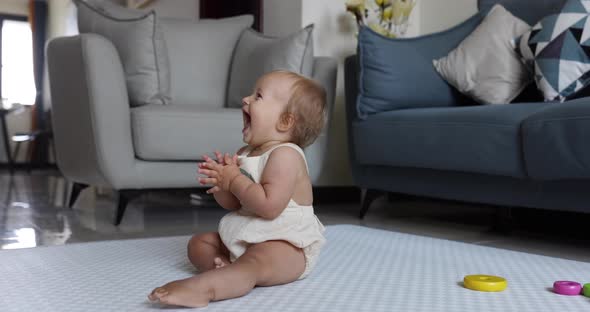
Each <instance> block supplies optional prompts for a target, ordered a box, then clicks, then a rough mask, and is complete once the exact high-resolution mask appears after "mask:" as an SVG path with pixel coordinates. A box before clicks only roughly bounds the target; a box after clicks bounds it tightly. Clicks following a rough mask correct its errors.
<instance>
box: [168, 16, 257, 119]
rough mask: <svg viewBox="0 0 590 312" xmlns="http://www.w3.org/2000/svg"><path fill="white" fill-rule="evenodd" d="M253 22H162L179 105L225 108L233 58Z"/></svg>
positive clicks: (243, 19)
mask: <svg viewBox="0 0 590 312" xmlns="http://www.w3.org/2000/svg"><path fill="white" fill-rule="evenodd" d="M253 22H254V17H253V16H252V15H240V16H234V17H229V18H221V19H201V20H199V21H198V22H193V21H187V20H178V19H162V30H163V31H164V37H165V38H166V45H167V47H168V55H169V56H170V75H171V76H170V83H171V87H170V92H171V94H172V98H173V99H174V104H175V105H176V104H180V105H198V106H199V107H202V108H223V107H225V105H226V102H227V98H226V97H227V87H228V83H229V72H230V68H231V59H232V55H233V53H234V50H235V48H236V45H237V44H238V40H239V39H240V35H241V34H242V32H243V31H244V30H246V29H247V28H249V27H250V26H252V23H253Z"/></svg>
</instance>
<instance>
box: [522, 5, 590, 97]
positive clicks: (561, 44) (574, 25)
mask: <svg viewBox="0 0 590 312" xmlns="http://www.w3.org/2000/svg"><path fill="white" fill-rule="evenodd" d="M515 48H516V51H517V52H518V53H519V54H520V55H521V57H522V60H523V62H524V63H525V64H527V65H528V66H529V69H531V70H532V71H533V72H534V75H535V82H536V84H537V88H539V90H541V92H542V93H543V96H544V98H545V100H546V101H553V100H558V101H561V102H563V101H565V100H567V99H568V98H569V97H571V96H573V95H574V94H575V93H576V92H578V91H579V90H581V89H583V88H584V87H585V86H586V85H588V84H590V0H569V1H567V2H566V4H565V5H564V7H563V9H562V10H561V12H560V13H559V14H553V15H549V16H547V17H545V18H543V19H542V20H541V21H540V22H539V23H537V24H536V25H535V26H533V28H532V29H531V30H530V31H529V32H527V33H525V34H524V35H522V36H521V37H520V38H518V39H516V40H515Z"/></svg>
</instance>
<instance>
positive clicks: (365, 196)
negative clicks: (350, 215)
mask: <svg viewBox="0 0 590 312" xmlns="http://www.w3.org/2000/svg"><path fill="white" fill-rule="evenodd" d="M381 195H383V192H381V191H377V190H374V189H363V190H362V191H361V212H360V214H359V218H361V219H363V218H364V217H365V214H367V211H368V210H369V206H371V203H372V202H373V201H374V200H375V199H377V198H378V197H379V196H381Z"/></svg>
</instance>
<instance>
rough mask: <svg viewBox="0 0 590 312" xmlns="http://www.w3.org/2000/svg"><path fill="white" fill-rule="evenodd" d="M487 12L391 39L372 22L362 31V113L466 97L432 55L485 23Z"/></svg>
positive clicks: (436, 55) (444, 104)
mask: <svg viewBox="0 0 590 312" xmlns="http://www.w3.org/2000/svg"><path fill="white" fill-rule="evenodd" d="M482 17H483V16H482V15H481V14H476V15H474V16H473V17H471V18H469V19H468V20H466V21H465V22H463V23H461V24H459V25H457V26H455V27H453V28H451V29H448V30H446V31H443V32H439V33H435V34H431V35H428V36H422V37H417V38H406V39H391V38H387V37H384V36H381V35H379V34H378V33H376V32H374V31H372V30H371V29H369V28H368V27H361V29H360V30H359V35H358V42H359V44H358V59H359V96H358V98H357V113H358V117H359V118H361V119H365V118H367V116H368V115H371V114H376V113H379V112H385V111H391V110H397V109H404V108H419V107H449V106H456V105H457V104H461V102H464V100H465V99H464V97H463V96H462V95H461V93H459V92H457V91H456V89H455V88H453V87H452V86H450V85H449V84H448V83H447V82H446V81H445V80H444V79H442V77H441V76H440V75H439V74H438V73H437V72H436V70H435V68H434V66H432V60H433V59H438V58H441V57H443V56H445V55H447V54H448V53H449V52H450V51H451V50H452V49H454V48H456V47H457V46H458V45H459V43H461V41H463V39H465V38H466V37H467V36H468V35H469V34H470V33H471V32H473V30H474V29H475V28H476V27H477V26H478V25H479V24H480V22H481V20H482Z"/></svg>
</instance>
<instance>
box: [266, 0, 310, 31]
mask: <svg viewBox="0 0 590 312" xmlns="http://www.w3.org/2000/svg"><path fill="white" fill-rule="evenodd" d="M262 28H263V30H262V31H263V32H264V34H265V35H268V36H275V37H280V36H285V35H288V34H290V33H292V32H294V31H296V30H297V29H299V28H301V0H263V3H262Z"/></svg>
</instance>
